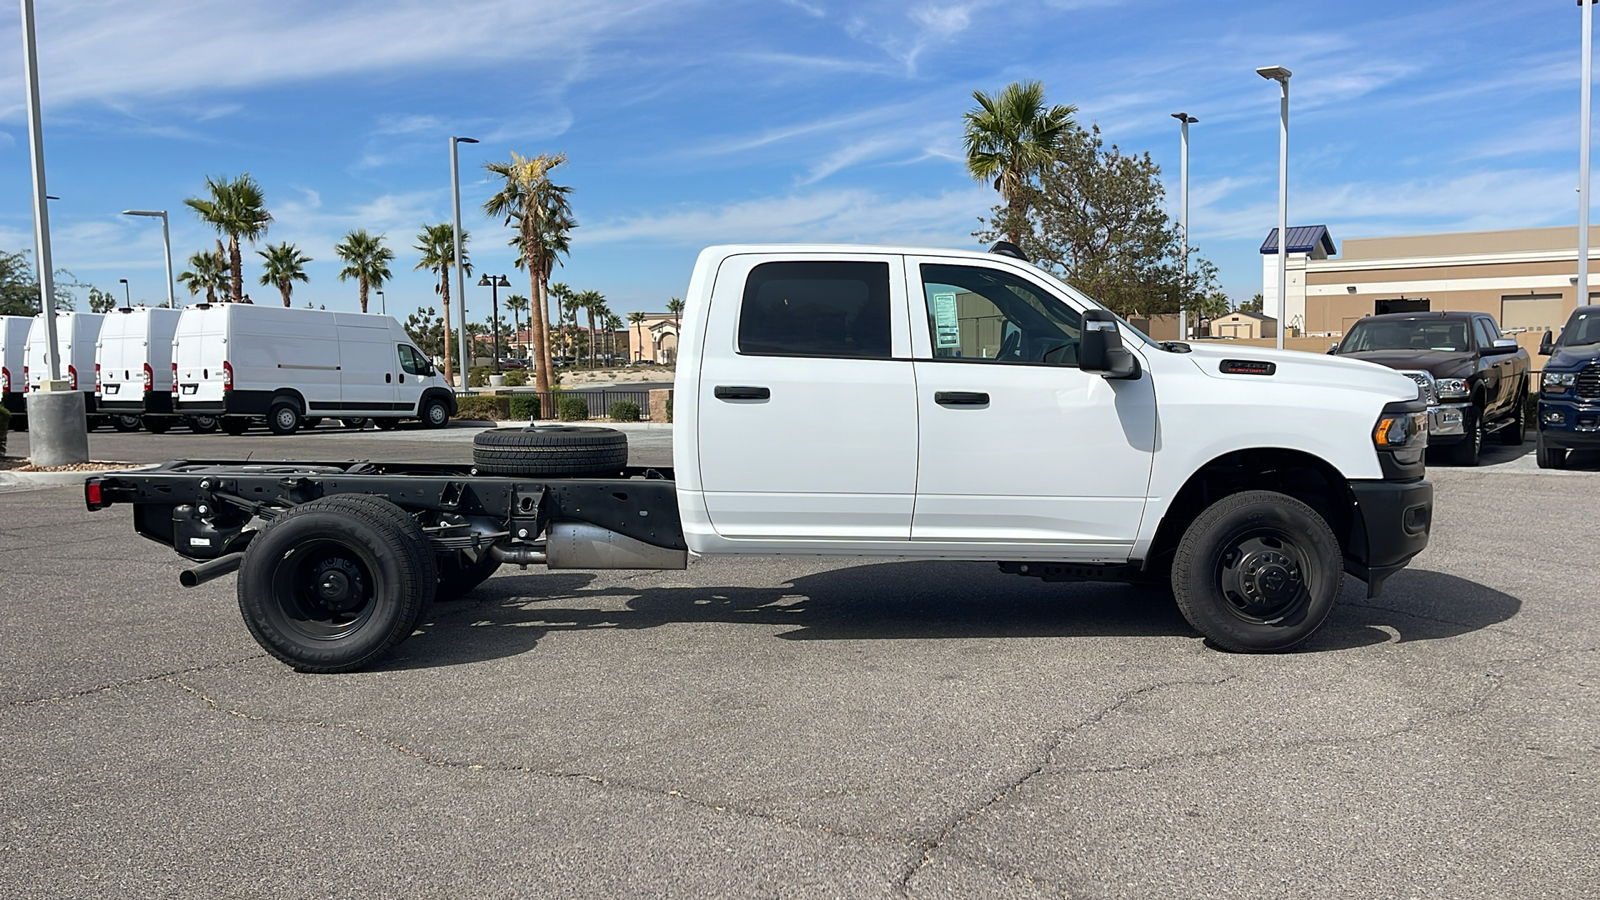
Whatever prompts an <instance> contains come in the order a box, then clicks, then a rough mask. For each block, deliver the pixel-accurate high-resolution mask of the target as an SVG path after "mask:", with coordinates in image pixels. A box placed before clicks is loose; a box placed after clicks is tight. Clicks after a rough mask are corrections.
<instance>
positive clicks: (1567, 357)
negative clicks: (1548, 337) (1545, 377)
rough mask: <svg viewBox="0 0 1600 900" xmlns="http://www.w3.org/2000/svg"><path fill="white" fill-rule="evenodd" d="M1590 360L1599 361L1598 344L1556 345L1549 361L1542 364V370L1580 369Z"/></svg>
mask: <svg viewBox="0 0 1600 900" xmlns="http://www.w3.org/2000/svg"><path fill="white" fill-rule="evenodd" d="M1592 362H1600V344H1574V345H1572V346H1571V347H1557V348H1556V352H1555V353H1554V354H1552V355H1551V357H1550V361H1549V362H1547V363H1545V364H1544V370H1545V371H1546V372H1550V371H1555V370H1561V369H1581V368H1583V367H1584V366H1585V365H1587V364H1589V363H1592Z"/></svg>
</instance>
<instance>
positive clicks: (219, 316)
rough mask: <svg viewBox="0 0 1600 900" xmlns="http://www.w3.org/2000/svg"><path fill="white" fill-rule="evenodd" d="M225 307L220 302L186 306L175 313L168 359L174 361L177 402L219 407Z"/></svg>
mask: <svg viewBox="0 0 1600 900" xmlns="http://www.w3.org/2000/svg"><path fill="white" fill-rule="evenodd" d="M227 325H228V310H227V308H225V307H223V306H221V305H198V306H190V307H186V308H185V309H184V310H183V314H182V315H180V316H179V317H178V328H177V332H176V335H175V336H174V337H173V339H172V359H173V362H175V363H177V365H178V378H177V381H178V397H177V400H178V404H179V405H180V407H181V406H191V407H192V406H203V407H205V408H207V410H208V411H211V412H220V411H221V410H222V400H223V397H222V393H223V382H224V380H225V377H226V375H225V372H224V370H223V363H224V362H225V361H226V360H227V358H228V357H227V354H228V349H227Z"/></svg>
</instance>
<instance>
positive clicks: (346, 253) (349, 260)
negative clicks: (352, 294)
mask: <svg viewBox="0 0 1600 900" xmlns="http://www.w3.org/2000/svg"><path fill="white" fill-rule="evenodd" d="M333 252H334V253H336V254H338V256H339V258H340V259H342V260H344V262H345V267H344V268H343V269H340V270H339V280H340V281H349V280H350V279H352V278H354V279H355V280H356V284H357V285H358V286H359V287H360V289H361V311H362V312H366V311H367V290H368V289H369V288H370V289H371V290H374V291H381V290H383V283H384V282H386V281H388V280H389V279H391V278H393V277H394V273H393V272H390V271H389V263H391V262H393V261H394V251H393V250H390V249H389V248H388V247H385V246H384V245H383V235H381V234H380V235H378V236H377V237H373V236H372V235H370V234H368V233H367V230H366V229H365V228H357V229H356V230H355V231H352V232H350V233H349V234H347V235H345V236H344V240H343V241H340V242H339V243H337V244H334V245H333Z"/></svg>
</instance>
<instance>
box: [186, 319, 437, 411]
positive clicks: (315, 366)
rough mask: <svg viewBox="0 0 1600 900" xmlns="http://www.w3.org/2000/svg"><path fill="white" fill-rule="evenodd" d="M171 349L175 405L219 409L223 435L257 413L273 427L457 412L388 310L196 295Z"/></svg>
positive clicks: (190, 408)
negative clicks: (254, 302) (245, 301)
mask: <svg viewBox="0 0 1600 900" xmlns="http://www.w3.org/2000/svg"><path fill="white" fill-rule="evenodd" d="M172 355H173V361H174V363H175V365H176V366H177V371H176V375H175V378H174V381H175V382H176V385H177V390H178V394H177V400H176V402H175V403H174V404H173V408H174V410H175V411H176V412H178V413H179V414H188V415H214V416H221V417H222V427H223V430H224V431H227V432H228V433H229V434H242V433H243V432H244V430H245V428H246V427H248V426H249V423H250V421H251V420H252V419H253V418H257V417H265V418H266V420H267V427H268V428H270V429H271V430H272V431H273V433H275V434H293V433H294V432H295V431H296V430H298V429H299V428H300V425H301V421H302V419H306V418H320V417H323V416H331V417H339V418H357V417H363V418H371V419H373V420H374V421H375V422H376V423H377V424H378V425H379V426H380V427H389V426H393V425H394V424H395V423H396V422H398V421H399V420H400V419H405V418H416V419H421V420H422V423H423V424H424V425H425V426H427V427H430V428H439V427H442V426H443V425H445V424H446V423H447V422H449V421H450V417H451V416H453V415H455V412H456V400H455V394H454V393H453V392H452V391H451V390H450V388H449V387H447V386H446V385H445V383H444V379H443V378H441V377H439V374H438V372H437V371H436V370H435V369H434V367H433V365H432V364H431V363H429V362H428V359H427V357H426V356H424V355H423V353H422V351H421V350H418V349H417V347H416V345H414V344H412V343H411V338H410V337H408V336H407V335H406V332H405V329H403V328H401V327H400V323H399V322H396V321H395V320H394V319H393V318H391V317H389V316H383V315H372V314H367V313H346V312H329V311H326V310H316V309H287V308H284V307H281V306H255V305H252V304H239V303H199V304H196V305H194V306H189V307H185V308H184V310H183V315H182V316H180V317H179V318H178V328H177V333H176V336H175V338H174V340H173V349H172Z"/></svg>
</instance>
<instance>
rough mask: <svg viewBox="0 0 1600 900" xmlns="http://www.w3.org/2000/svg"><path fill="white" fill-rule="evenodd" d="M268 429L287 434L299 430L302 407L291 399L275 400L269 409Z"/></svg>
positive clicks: (279, 433)
mask: <svg viewBox="0 0 1600 900" xmlns="http://www.w3.org/2000/svg"><path fill="white" fill-rule="evenodd" d="M267 430H268V431H270V432H272V433H273V434H276V435H285V436H287V435H291V434H294V433H295V432H296V431H299V430H300V408H299V407H298V406H296V405H295V404H294V403H293V402H292V401H289V400H274V401H273V403H272V408H271V409H269V410H267Z"/></svg>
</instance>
